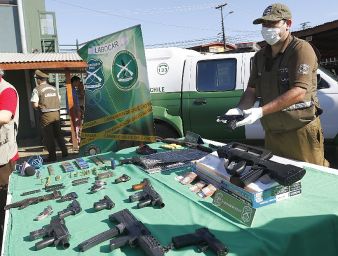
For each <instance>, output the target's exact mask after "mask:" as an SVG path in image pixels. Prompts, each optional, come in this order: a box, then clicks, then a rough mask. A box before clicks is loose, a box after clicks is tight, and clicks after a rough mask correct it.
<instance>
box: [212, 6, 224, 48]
mask: <svg viewBox="0 0 338 256" xmlns="http://www.w3.org/2000/svg"><path fill="white" fill-rule="evenodd" d="M226 5H227V3H224V4H221V5H219V6H216V7H215V9H221V21H222V37H223V44H224V51H225V50H226V42H225V32H224V19H223V7H225V6H226Z"/></svg>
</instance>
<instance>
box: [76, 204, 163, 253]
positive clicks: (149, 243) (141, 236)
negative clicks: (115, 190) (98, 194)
mask: <svg viewBox="0 0 338 256" xmlns="http://www.w3.org/2000/svg"><path fill="white" fill-rule="evenodd" d="M109 220H110V221H111V222H118V223H119V224H118V225H116V226H114V227H113V228H112V229H110V230H107V231H105V232H102V233H100V234H98V235H96V236H94V237H92V238H89V239H88V240H86V241H84V242H82V243H81V244H79V245H78V249H79V250H80V251H81V252H84V251H86V250H88V249H90V248H92V247H93V246H95V245H97V244H99V243H101V242H103V241H106V240H108V239H111V238H113V239H112V240H110V249H111V250H112V251H113V250H115V249H117V248H120V247H123V246H125V245H126V244H129V246H130V247H136V246H140V247H141V249H142V250H143V251H144V253H145V254H146V255H148V256H163V255H164V248H163V247H162V246H161V244H160V243H159V241H158V240H157V239H156V238H155V237H153V236H152V235H151V232H150V231H149V230H148V229H147V228H146V226H144V224H143V223H142V222H141V221H139V220H137V219H136V218H135V216H134V215H133V214H132V213H131V212H130V211H129V210H128V209H124V210H122V211H119V212H116V213H113V214H111V215H110V216H109ZM117 235H123V236H120V237H117V238H114V237H115V236H117Z"/></svg>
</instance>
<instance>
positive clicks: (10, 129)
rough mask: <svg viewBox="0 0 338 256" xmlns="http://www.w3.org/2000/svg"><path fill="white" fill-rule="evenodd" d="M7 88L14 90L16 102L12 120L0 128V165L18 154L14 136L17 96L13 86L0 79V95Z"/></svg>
mask: <svg viewBox="0 0 338 256" xmlns="http://www.w3.org/2000/svg"><path fill="white" fill-rule="evenodd" d="M7 88H12V89H13V90H15V92H16V95H17V98H18V101H17V104H16V111H15V115H14V118H13V119H12V120H11V121H10V122H9V123H8V124H3V125H2V126H0V165H4V164H7V163H8V162H9V161H10V160H11V159H12V158H13V157H14V156H15V155H16V153H17V152H18V145H17V143H16V135H17V134H18V128H19V95H18V92H17V91H16V89H15V88H14V86H12V85H11V84H10V83H8V82H6V81H5V80H4V79H1V82H0V94H1V93H2V92H3V91H4V90H5V89H7Z"/></svg>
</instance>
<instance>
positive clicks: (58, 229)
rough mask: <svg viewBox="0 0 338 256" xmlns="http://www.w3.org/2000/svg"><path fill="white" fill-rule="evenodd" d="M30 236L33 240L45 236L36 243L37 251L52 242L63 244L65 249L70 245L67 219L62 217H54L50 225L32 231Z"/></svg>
mask: <svg viewBox="0 0 338 256" xmlns="http://www.w3.org/2000/svg"><path fill="white" fill-rule="evenodd" d="M29 237H30V239H31V241H33V240H36V239H38V238H41V237H44V239H43V240H41V241H40V242H37V243H36V244H35V249H36V250H37V251H38V250H41V249H43V248H46V247H47V246H49V245H51V244H54V245H55V246H61V247H62V248H63V249H67V248H69V246H70V244H69V238H70V234H69V231H68V228H67V227H66V224H65V220H64V219H63V218H60V217H55V218H52V219H51V221H50V224H49V225H47V226H45V227H43V228H41V229H38V230H35V231H32V232H30V234H29Z"/></svg>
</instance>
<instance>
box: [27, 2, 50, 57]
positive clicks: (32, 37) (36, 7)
mask: <svg viewBox="0 0 338 256" xmlns="http://www.w3.org/2000/svg"><path fill="white" fill-rule="evenodd" d="M23 9H24V20H25V28H26V40H27V51H28V52H33V51H34V50H38V51H39V52H41V33H40V12H45V1H44V0H23Z"/></svg>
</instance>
